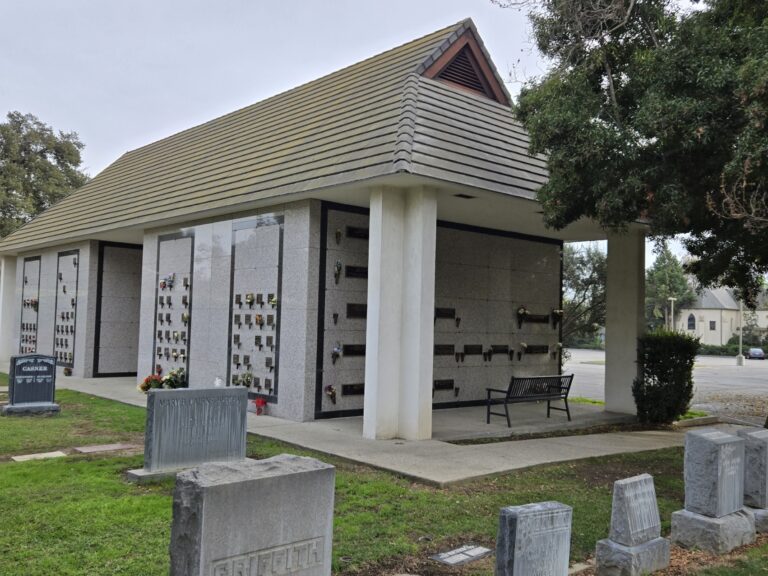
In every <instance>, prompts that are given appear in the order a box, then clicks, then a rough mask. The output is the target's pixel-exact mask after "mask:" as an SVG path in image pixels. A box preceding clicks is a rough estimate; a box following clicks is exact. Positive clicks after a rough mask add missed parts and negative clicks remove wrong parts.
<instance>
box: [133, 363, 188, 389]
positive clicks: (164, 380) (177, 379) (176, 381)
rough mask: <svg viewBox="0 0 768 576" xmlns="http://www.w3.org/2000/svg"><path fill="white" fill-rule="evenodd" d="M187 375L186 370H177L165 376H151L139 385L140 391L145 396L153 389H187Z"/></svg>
mask: <svg viewBox="0 0 768 576" xmlns="http://www.w3.org/2000/svg"><path fill="white" fill-rule="evenodd" d="M186 387H187V374H186V372H185V371H184V368H175V369H173V370H171V371H170V372H168V374H166V375H165V376H160V375H159V374H150V375H149V376H147V377H146V378H144V380H143V381H142V382H141V384H139V386H138V389H139V390H140V391H141V392H144V393H145V394H146V393H147V392H149V391H150V390H151V389H153V388H165V389H173V388H186Z"/></svg>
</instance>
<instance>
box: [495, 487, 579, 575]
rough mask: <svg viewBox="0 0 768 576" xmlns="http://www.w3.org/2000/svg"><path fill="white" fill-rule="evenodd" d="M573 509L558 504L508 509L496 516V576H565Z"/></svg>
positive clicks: (545, 503)
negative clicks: (497, 526) (497, 521)
mask: <svg viewBox="0 0 768 576" xmlns="http://www.w3.org/2000/svg"><path fill="white" fill-rule="evenodd" d="M572 516H573V509H572V508H571V507H570V506H566V505H565V504H560V503H559V502H540V503H537V504H525V505H523V506H507V507H506V508H502V509H501V512H500V514H499V532H498V535H497V537H496V575H497V576H530V575H534V574H535V575H536V576H565V575H566V574H568V557H569V554H570V550H571V519H572Z"/></svg>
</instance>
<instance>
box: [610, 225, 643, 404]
mask: <svg viewBox="0 0 768 576" xmlns="http://www.w3.org/2000/svg"><path fill="white" fill-rule="evenodd" d="M644 332H645V233H644V231H643V230H629V231H628V232H626V233H624V234H610V235H609V236H608V259H607V278H606V310H605V409H606V411H608V412H620V413H623V414H637V407H636V406H635V399H634V397H633V396H632V382H633V381H634V379H635V378H637V376H638V370H639V366H638V363H637V348H638V338H639V337H640V336H642V335H643V333H644Z"/></svg>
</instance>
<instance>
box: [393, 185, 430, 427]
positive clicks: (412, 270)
mask: <svg viewBox="0 0 768 576" xmlns="http://www.w3.org/2000/svg"><path fill="white" fill-rule="evenodd" d="M403 232H404V242H403V249H404V251H405V252H404V255H403V288H402V299H403V310H402V324H401V336H400V345H401V347H402V351H401V354H400V359H401V362H402V367H401V381H400V382H401V388H400V413H399V417H400V422H399V434H398V436H400V437H401V438H405V439H407V440H426V439H429V438H431V437H432V368H433V360H434V340H435V243H436V236H437V201H436V198H435V194H434V192H432V191H430V190H412V191H409V192H408V193H407V194H406V198H405V229H404V231H403Z"/></svg>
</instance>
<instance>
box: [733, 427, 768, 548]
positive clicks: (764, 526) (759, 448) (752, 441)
mask: <svg viewBox="0 0 768 576" xmlns="http://www.w3.org/2000/svg"><path fill="white" fill-rule="evenodd" d="M738 434H739V436H741V437H742V438H744V504H746V505H747V506H749V507H750V509H751V511H752V513H753V514H754V515H755V529H756V530H757V532H758V533H760V534H763V533H766V532H768V430H765V429H751V428H748V429H746V430H739V432H738Z"/></svg>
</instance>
